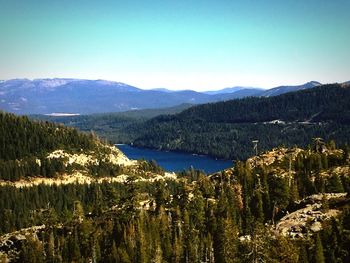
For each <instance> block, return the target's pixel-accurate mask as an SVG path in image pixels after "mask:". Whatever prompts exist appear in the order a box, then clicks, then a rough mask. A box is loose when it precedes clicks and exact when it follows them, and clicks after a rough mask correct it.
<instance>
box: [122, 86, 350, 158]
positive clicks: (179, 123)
mask: <svg viewBox="0 0 350 263" xmlns="http://www.w3.org/2000/svg"><path fill="white" fill-rule="evenodd" d="M349 116H350V88H349V86H348V85H340V84H330V85H323V86H320V87H316V88H313V89H308V90H303V91H299V92H291V93H287V94H283V95H280V96H276V97H271V98H245V99H239V100H231V101H225V102H219V103H211V104H204V105H199V106H195V107H191V108H189V109H187V110H184V111H183V112H181V113H179V114H175V115H167V116H159V117H156V118H154V119H151V120H148V121H147V122H144V123H141V124H135V125H129V126H127V127H126V128H125V131H128V132H129V134H130V136H132V141H133V143H134V145H136V146H141V147H150V148H156V149H165V150H175V151H186V152H194V153H200V154H208V155H212V156H215V157H219V158H225V159H229V158H233V159H237V158H239V159H244V158H247V157H248V156H249V155H251V154H253V147H252V143H251V141H252V140H259V147H260V149H261V150H267V149H271V148H272V147H276V146H278V145H286V146H293V145H298V146H302V147H306V146H307V145H308V144H309V143H310V141H311V140H312V138H314V137H322V138H324V139H326V140H332V139H333V140H334V139H335V140H337V142H338V143H339V144H342V145H344V144H347V143H349V139H350V137H349V134H350V119H349Z"/></svg>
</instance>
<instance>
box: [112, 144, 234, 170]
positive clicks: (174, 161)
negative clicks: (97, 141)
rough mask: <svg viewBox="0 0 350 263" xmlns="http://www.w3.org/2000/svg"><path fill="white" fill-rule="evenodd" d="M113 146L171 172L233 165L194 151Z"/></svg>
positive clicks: (129, 155) (213, 168) (216, 168)
mask: <svg viewBox="0 0 350 263" xmlns="http://www.w3.org/2000/svg"><path fill="white" fill-rule="evenodd" d="M115 146H116V147H118V148H119V149H120V150H121V151H122V152H123V153H124V154H125V155H126V156H127V157H128V158H130V159H136V160H137V159H145V160H155V161H156V162H157V163H158V164H159V165H160V166H161V167H162V168H164V169H165V170H167V171H171V172H181V171H184V170H187V169H191V167H192V168H194V169H196V170H202V171H204V172H205V173H207V174H210V173H215V172H218V171H221V170H224V169H227V168H229V167H232V166H233V161H232V160H220V159H215V158H212V157H211V156H207V155H198V154H196V153H187V152H178V151H163V150H160V149H151V148H145V147H137V146H134V145H129V144H115Z"/></svg>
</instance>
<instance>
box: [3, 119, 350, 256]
mask: <svg viewBox="0 0 350 263" xmlns="http://www.w3.org/2000/svg"><path fill="white" fill-rule="evenodd" d="M0 120H1V124H2V125H1V127H2V128H3V129H2V135H4V136H7V137H6V139H7V140H2V144H1V153H2V155H1V161H2V162H3V163H8V162H12V164H11V165H13V167H16V168H14V170H13V171H15V170H16V169H17V170H21V169H24V168H23V167H24V165H25V163H26V162H27V160H28V158H32V159H33V160H35V163H36V164H37V167H36V168H35V169H37V173H35V172H34V170H30V169H29V170H30V172H25V173H24V174H21V173H20V175H19V176H18V177H17V174H16V173H13V174H12V175H11V177H6V175H8V174H9V173H8V172H7V171H2V174H3V175H5V176H2V178H1V179H0V196H1V199H0V216H1V218H0V222H2V224H0V232H1V237H0V259H1V260H2V261H5V262H6V261H7V260H11V261H13V262H20V261H22V262H349V260H350V254H349V252H350V251H349V247H350V234H349V233H350V228H349V226H350V210H349V192H350V178H349V174H350V166H349V165H350V159H349V152H350V150H349V147H347V146H342V147H340V148H338V147H337V146H336V142H335V141H328V142H323V141H322V140H321V139H319V138H318V139H317V140H316V139H315V140H314V141H310V142H309V144H310V145H311V146H310V148H309V149H301V148H297V147H290V148H286V147H279V148H275V149H271V150H270V151H266V152H260V154H259V155H258V156H254V157H251V158H248V159H246V160H244V161H243V160H242V161H237V162H236V163H235V166H234V167H232V168H229V169H227V170H225V171H222V172H219V173H215V174H212V175H205V174H203V173H202V172H200V171H196V170H193V169H192V170H188V171H183V172H182V173H179V174H169V173H167V172H164V171H163V170H162V169H161V168H160V167H158V166H157V165H156V164H155V163H154V162H150V163H149V162H145V161H139V162H132V161H129V160H127V158H126V157H125V156H123V154H122V153H121V152H119V151H118V150H115V151H114V150H112V148H111V147H112V146H109V145H106V144H104V143H102V142H101V141H99V140H98V138H96V136H94V135H93V134H88V135H87V134H82V133H80V132H77V131H75V130H74V129H72V128H65V127H61V126H58V125H54V124H50V123H45V122H33V121H30V120H28V119H27V118H26V117H16V116H14V115H9V114H6V113H1V119H0ZM11 127H12V128H11ZM52 132H54V136H53V135H50V134H52ZM12 133H13V134H17V135H15V137H14V138H15V139H11V138H10V137H11V136H10V135H11V134H12ZM19 141H20V142H23V145H21V146H20V147H22V148H19V149H21V150H16V149H17V145H19V144H20V142H19ZM81 145H83V146H81ZM11 149H13V150H12V151H13V152H11ZM6 152H8V153H9V154H11V155H7V154H6ZM55 154H56V155H55ZM83 156H85V157H84V158H85V159H86V160H88V161H86V163H83V162H82V161H81V159H82V157H83ZM73 157H74V158H75V159H74V158H73ZM78 157H79V158H80V159H79V158H78ZM114 157H115V158H114ZM40 158H41V159H40ZM38 159H39V160H40V162H39V161H37V160H38ZM49 159H50V161H51V162H52V160H56V161H60V163H61V165H60V167H61V168H60V169H56V170H55V169H54V171H53V172H52V174H46V173H40V171H41V170H42V166H43V164H44V160H49ZM85 159H84V160H85ZM51 162H50V163H51ZM53 162H55V161H53ZM117 167H118V169H120V170H118V171H119V172H117V171H115V172H113V171H114V170H117ZM24 170H26V169H24ZM93 171H95V172H93ZM62 173H63V174H71V176H78V175H79V174H83V175H84V176H85V177H86V178H87V177H89V178H90V180H89V181H78V180H77V181H73V182H72V183H66V184H64V183H63V182H62ZM39 178H48V179H50V180H51V181H50V183H43V184H35V183H34V182H35V180H36V179H39ZM106 178H111V179H109V180H110V181H108V179H106ZM113 178H114V179H115V180H114V181H112V179H113ZM102 179H103V180H102ZM23 182H26V184H25V185H24V184H23ZM32 182H33V183H32ZM291 217H293V218H294V217H295V219H291Z"/></svg>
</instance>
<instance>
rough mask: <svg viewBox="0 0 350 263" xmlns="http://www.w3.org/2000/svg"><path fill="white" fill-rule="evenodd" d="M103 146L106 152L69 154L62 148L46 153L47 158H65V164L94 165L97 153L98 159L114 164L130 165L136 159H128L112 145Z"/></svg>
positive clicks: (134, 163) (134, 162) (135, 162)
mask: <svg viewBox="0 0 350 263" xmlns="http://www.w3.org/2000/svg"><path fill="white" fill-rule="evenodd" d="M100 147H103V150H105V151H106V152H107V153H103V154H96V153H94V152H89V153H80V154H70V153H67V152H65V151H64V150H56V151H53V152H52V153H50V154H48V156H47V158H48V159H63V160H65V164H66V165H68V164H74V163H75V164H79V165H82V166H86V165H96V164H98V162H99V160H98V158H97V155H99V156H98V157H99V159H100V160H103V161H105V162H110V163H112V164H115V165H123V166H131V165H136V164H137V161H135V160H130V159H128V158H127V157H126V156H125V155H124V154H123V153H122V152H121V151H120V150H119V149H117V148H115V147H113V146H105V145H103V146H102V145H100Z"/></svg>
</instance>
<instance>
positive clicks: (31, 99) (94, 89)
mask: <svg viewBox="0 0 350 263" xmlns="http://www.w3.org/2000/svg"><path fill="white" fill-rule="evenodd" d="M319 85H320V83H319V82H316V81H312V82H308V83H305V84H303V85H300V86H281V87H276V88H273V89H269V90H263V89H259V88H247V87H232V88H225V89H222V90H219V91H208V92H196V91H192V90H182V91H171V90H167V89H154V90H143V89H139V88H137V87H133V86H131V85H128V84H124V83H121V82H113V81H106V80H85V79H68V78H54V79H35V80H28V79H12V80H4V81H0V110H4V111H7V112H14V113H17V114H52V113H75V114H90V113H103V112H122V111H128V110H135V109H152V108H153V109H154V108H165V107H173V106H176V105H179V104H183V103H189V104H202V103H208V102H217V101H225V100H231V99H236V98H243V97H249V96H266V97H269V96H276V95H280V94H283V93H286V92H291V91H297V90H301V89H308V88H313V87H316V86H319Z"/></svg>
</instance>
